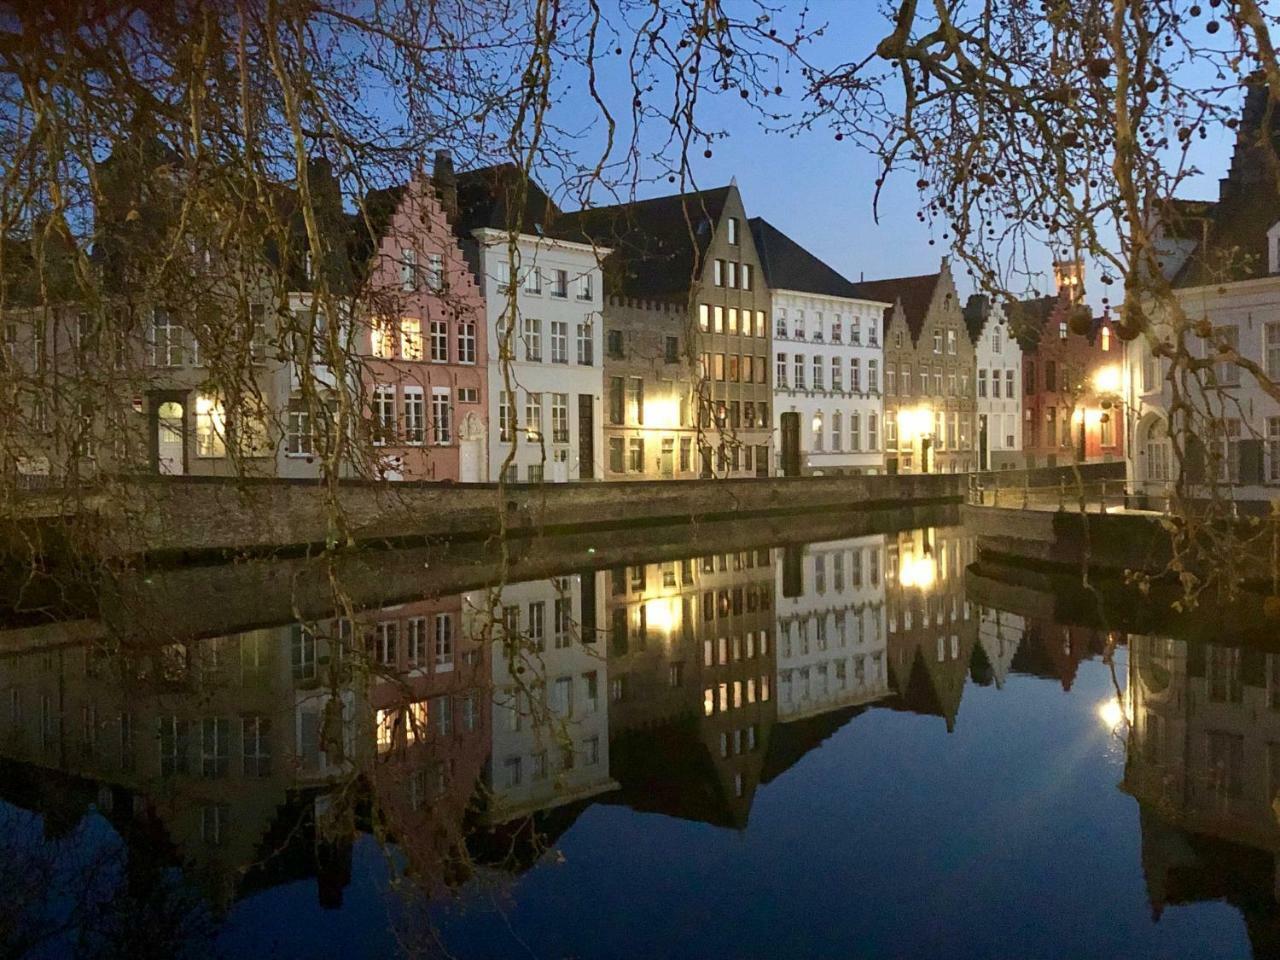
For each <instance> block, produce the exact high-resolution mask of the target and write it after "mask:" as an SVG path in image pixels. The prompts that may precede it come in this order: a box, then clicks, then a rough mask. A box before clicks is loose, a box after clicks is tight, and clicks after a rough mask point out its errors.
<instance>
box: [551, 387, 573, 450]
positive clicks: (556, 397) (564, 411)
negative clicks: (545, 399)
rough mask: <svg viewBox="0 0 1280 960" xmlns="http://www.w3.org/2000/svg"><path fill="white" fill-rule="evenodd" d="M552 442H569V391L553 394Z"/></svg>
mask: <svg viewBox="0 0 1280 960" xmlns="http://www.w3.org/2000/svg"><path fill="white" fill-rule="evenodd" d="M551 442H552V443H568V442H569V395H568V394H567V393H553V394H552V395H551Z"/></svg>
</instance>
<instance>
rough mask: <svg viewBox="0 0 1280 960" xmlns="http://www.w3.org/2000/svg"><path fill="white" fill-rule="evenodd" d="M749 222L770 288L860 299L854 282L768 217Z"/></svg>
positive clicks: (755, 218) (756, 218) (761, 266)
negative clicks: (788, 234)
mask: <svg viewBox="0 0 1280 960" xmlns="http://www.w3.org/2000/svg"><path fill="white" fill-rule="evenodd" d="M748 224H749V225H750V227H751V239H752V240H754V241H755V245H756V254H757V255H758V256H759V257H760V269H761V270H762V271H764V279H765V283H767V284H768V285H769V288H770V289H771V290H796V291H798V292H800V293H818V294H823V295H825V296H829V297H847V298H849V299H851V300H857V299H861V297H862V294H861V292H860V291H859V289H858V285H857V284H855V283H852V282H851V281H849V280H847V279H845V278H844V277H843V276H841V275H840V274H839V273H838V272H836V270H835V269H833V268H832V267H831V266H829V265H828V264H826V263H824V262H823V261H821V260H819V259H818V258H817V257H815V256H814V255H813V254H812V253H810V252H809V251H808V250H806V249H805V248H804V247H802V246H800V244H798V243H796V242H795V241H794V240H792V239H791V238H790V237H788V236H787V235H786V234H785V233H783V232H782V231H781V230H779V229H778V228H777V227H775V226H774V225H773V224H772V223H770V222H769V221H768V220H765V219H764V218H763V217H752V218H751V219H750V220H749V221H748Z"/></svg>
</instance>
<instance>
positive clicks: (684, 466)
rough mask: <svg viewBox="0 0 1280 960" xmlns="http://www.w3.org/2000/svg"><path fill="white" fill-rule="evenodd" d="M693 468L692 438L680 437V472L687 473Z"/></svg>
mask: <svg viewBox="0 0 1280 960" xmlns="http://www.w3.org/2000/svg"><path fill="white" fill-rule="evenodd" d="M692 469H693V440H692V439H691V438H689V437H681V438H680V470H681V472H682V473H688V472H689V471H690V470H692Z"/></svg>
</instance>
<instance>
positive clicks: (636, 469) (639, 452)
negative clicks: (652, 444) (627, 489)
mask: <svg viewBox="0 0 1280 960" xmlns="http://www.w3.org/2000/svg"><path fill="white" fill-rule="evenodd" d="M627 454H628V456H627V469H628V470H629V471H631V472H632V473H644V440H643V439H642V438H640V437H632V438H631V439H630V440H629V441H628V446H627Z"/></svg>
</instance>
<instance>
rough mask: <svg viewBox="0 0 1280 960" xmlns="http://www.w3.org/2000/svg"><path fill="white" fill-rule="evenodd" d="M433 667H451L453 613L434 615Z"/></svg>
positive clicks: (445, 668)
mask: <svg viewBox="0 0 1280 960" xmlns="http://www.w3.org/2000/svg"><path fill="white" fill-rule="evenodd" d="M435 668H436V670H449V669H452V668H453V614H451V613H437V614H436V616H435Z"/></svg>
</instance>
